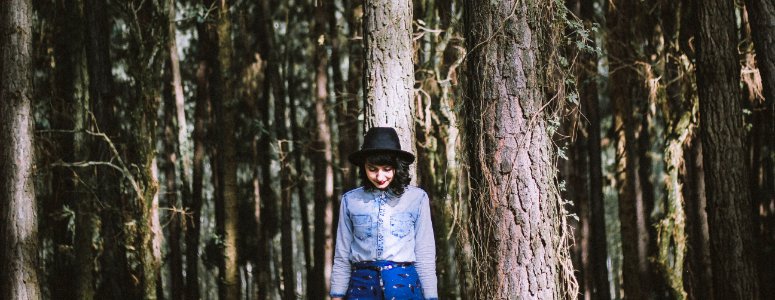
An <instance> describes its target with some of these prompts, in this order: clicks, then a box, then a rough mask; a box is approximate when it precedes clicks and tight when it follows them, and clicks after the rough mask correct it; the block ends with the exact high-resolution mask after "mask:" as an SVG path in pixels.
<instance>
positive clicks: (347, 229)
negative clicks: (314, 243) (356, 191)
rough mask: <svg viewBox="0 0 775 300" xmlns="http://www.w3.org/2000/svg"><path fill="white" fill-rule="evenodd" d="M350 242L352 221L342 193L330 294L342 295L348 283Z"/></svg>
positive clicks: (334, 295)
mask: <svg viewBox="0 0 775 300" xmlns="http://www.w3.org/2000/svg"><path fill="white" fill-rule="evenodd" d="M351 244H352V222H350V214H349V210H348V209H347V198H346V197H345V195H342V202H341V203H340V205H339V224H338V225H337V230H336V247H335V248H334V266H333V268H332V269H331V292H330V296H331V297H332V298H334V297H344V296H345V294H346V292H347V287H348V286H349V285H350V246H351Z"/></svg>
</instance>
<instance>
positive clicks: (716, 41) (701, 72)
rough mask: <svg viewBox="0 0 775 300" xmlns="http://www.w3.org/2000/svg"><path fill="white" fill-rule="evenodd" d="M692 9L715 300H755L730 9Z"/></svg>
mask: <svg viewBox="0 0 775 300" xmlns="http://www.w3.org/2000/svg"><path fill="white" fill-rule="evenodd" d="M696 3H697V19H698V21H699V27H698V30H699V34H698V55H697V87H698V94H699V99H700V126H701V137H702V150H703V162H704V168H705V183H706V192H707V197H708V207H707V212H708V227H709V232H710V251H711V262H712V268H713V283H714V284H713V288H714V293H715V298H716V299H758V298H759V288H758V286H759V276H758V273H757V269H756V263H755V261H756V259H755V258H756V256H755V255H756V250H755V249H756V247H755V245H754V240H755V239H754V232H753V224H752V221H751V220H752V217H753V216H752V214H751V210H750V207H751V194H750V189H749V186H748V172H747V169H748V168H747V163H746V160H745V158H744V157H745V152H744V149H743V141H742V137H743V127H742V125H743V123H742V120H743V118H742V111H741V106H740V101H741V97H740V89H739V82H740V66H739V64H738V62H737V38H736V32H735V15H734V7H733V5H734V4H733V3H732V2H729V1H721V0H712V1H697V2H696Z"/></svg>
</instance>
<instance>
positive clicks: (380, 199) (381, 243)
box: [377, 192, 385, 259]
mask: <svg viewBox="0 0 775 300" xmlns="http://www.w3.org/2000/svg"><path fill="white" fill-rule="evenodd" d="M377 203H378V204H379V206H378V207H379V208H378V210H379V212H378V216H377V259H382V258H383V257H382V254H383V252H384V247H385V237H384V236H383V235H382V223H383V219H384V218H385V207H384V205H383V204H384V203H385V192H381V193H380V194H379V196H377Z"/></svg>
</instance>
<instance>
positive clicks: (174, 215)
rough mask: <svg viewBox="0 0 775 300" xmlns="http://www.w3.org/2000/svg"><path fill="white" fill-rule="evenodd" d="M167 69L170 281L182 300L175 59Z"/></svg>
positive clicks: (176, 298) (163, 165)
mask: <svg viewBox="0 0 775 300" xmlns="http://www.w3.org/2000/svg"><path fill="white" fill-rule="evenodd" d="M166 65H167V70H166V71H167V72H165V76H164V82H165V83H168V84H165V85H164V87H163V95H162V97H163V98H164V142H163V143H164V157H163V161H162V163H161V166H160V168H161V169H162V170H163V172H164V181H165V190H164V192H163V193H162V194H163V195H164V200H165V202H166V203H165V207H167V208H169V209H170V210H167V217H166V219H167V221H166V224H167V232H168V235H169V236H168V238H167V245H168V246H169V253H168V256H167V263H168V265H169V282H170V299H173V300H182V299H184V296H185V286H184V284H183V253H182V250H181V245H180V239H181V224H183V223H182V222H181V218H185V215H184V214H182V213H179V212H178V211H177V208H180V207H181V206H180V205H179V204H178V186H177V183H176V182H177V174H176V172H175V166H176V165H177V164H178V159H179V156H178V155H177V143H178V139H177V138H176V137H177V135H176V133H177V130H176V126H175V121H174V120H175V116H176V113H175V110H176V105H175V97H173V93H174V91H173V90H172V88H173V87H174V85H173V84H172V78H171V77H172V76H171V75H172V74H171V73H172V72H170V71H171V69H172V63H171V60H170V61H168V63H167V64H166Z"/></svg>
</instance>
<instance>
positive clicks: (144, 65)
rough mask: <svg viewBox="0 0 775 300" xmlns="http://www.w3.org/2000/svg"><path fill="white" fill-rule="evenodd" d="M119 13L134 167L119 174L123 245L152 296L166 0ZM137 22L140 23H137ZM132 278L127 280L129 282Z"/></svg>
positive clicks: (157, 250) (157, 263)
mask: <svg viewBox="0 0 775 300" xmlns="http://www.w3.org/2000/svg"><path fill="white" fill-rule="evenodd" d="M123 5H124V6H123V7H121V8H120V10H121V16H122V18H124V20H125V21H126V22H127V23H128V24H130V26H129V28H130V30H129V31H128V33H129V41H128V45H129V46H128V49H127V50H128V52H127V54H128V55H129V57H130V58H131V59H129V60H128V63H127V71H128V72H127V73H128V75H129V76H131V78H133V79H134V80H133V82H132V86H131V89H132V91H133V92H134V93H133V94H132V95H131V97H129V99H128V100H129V101H128V104H129V107H131V109H130V111H129V114H128V121H129V124H130V126H129V127H128V128H122V131H124V132H123V134H124V135H125V136H126V137H127V140H126V141H127V144H126V149H125V150H126V161H127V162H128V163H129V164H130V165H133V166H135V167H133V168H132V169H134V170H129V168H128V167H123V172H122V173H123V176H124V178H125V180H128V181H129V182H130V186H131V188H130V189H129V191H128V192H129V195H128V196H127V198H126V200H127V201H126V202H125V204H126V206H125V207H123V209H124V212H125V213H126V216H127V217H129V218H128V220H126V221H127V222H128V224H130V225H129V226H125V228H124V233H125V235H124V246H125V247H127V249H128V250H129V252H130V254H129V255H128V257H129V266H130V268H131V273H132V276H134V277H136V278H139V285H135V286H136V288H137V292H138V293H139V294H138V297H142V298H145V299H156V298H157V297H158V293H159V290H160V288H161V286H160V285H159V279H160V268H161V239H162V232H161V224H160V223H159V202H158V201H159V197H158V179H157V173H158V170H156V150H155V149H156V141H157V138H156V124H157V123H156V121H157V118H156V116H157V112H158V108H159V105H160V99H161V84H160V83H161V82H162V80H161V79H162V78H161V74H163V72H162V70H163V69H164V62H165V61H166V58H167V56H166V55H164V54H166V52H164V51H162V52H161V53H162V55H157V50H156V49H166V47H164V46H165V45H167V38H168V35H167V34H168V31H167V30H165V29H166V28H167V26H168V23H167V22H168V20H167V16H168V14H167V10H166V6H165V3H150V2H147V1H130V2H126V3H123ZM140 24H143V25H142V26H141V25H140ZM130 283H131V282H130Z"/></svg>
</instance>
